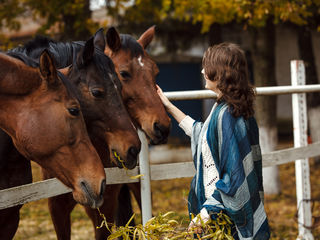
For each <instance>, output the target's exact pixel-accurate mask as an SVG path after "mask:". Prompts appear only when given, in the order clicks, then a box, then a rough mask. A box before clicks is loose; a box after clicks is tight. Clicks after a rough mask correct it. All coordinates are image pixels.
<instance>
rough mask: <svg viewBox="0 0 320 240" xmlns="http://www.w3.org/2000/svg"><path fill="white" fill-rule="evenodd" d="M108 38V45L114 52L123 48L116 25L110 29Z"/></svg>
mask: <svg viewBox="0 0 320 240" xmlns="http://www.w3.org/2000/svg"><path fill="white" fill-rule="evenodd" d="M106 39H107V45H108V47H109V48H110V49H111V51H112V52H117V51H118V50H119V49H120V48H121V40H120V36H119V33H118V32H117V30H116V29H115V28H114V27H111V28H109V29H108V31H107V34H106Z"/></svg>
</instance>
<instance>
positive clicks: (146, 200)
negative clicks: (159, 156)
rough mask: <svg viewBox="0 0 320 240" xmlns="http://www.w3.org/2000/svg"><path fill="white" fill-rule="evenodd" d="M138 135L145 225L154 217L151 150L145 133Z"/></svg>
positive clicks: (143, 220) (143, 222)
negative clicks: (150, 162) (150, 163)
mask: <svg viewBox="0 0 320 240" xmlns="http://www.w3.org/2000/svg"><path fill="white" fill-rule="evenodd" d="M138 135H139V138H140V141H141V151H140V154H139V166H140V174H143V176H142V177H141V180H140V183H141V205H142V206H141V209H142V224H143V225H145V224H146V222H147V221H148V220H149V219H150V218H151V217H152V206H151V204H152V203H151V186H150V165H149V150H148V141H147V138H146V135H145V134H144V132H142V131H141V130H140V129H139V130H138Z"/></svg>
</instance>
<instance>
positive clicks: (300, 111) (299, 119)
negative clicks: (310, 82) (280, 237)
mask: <svg viewBox="0 0 320 240" xmlns="http://www.w3.org/2000/svg"><path fill="white" fill-rule="evenodd" d="M305 82H306V81H305V68H304V64H303V61H297V60H294V61H291V84H292V85H293V86H298V85H305ZM292 112H293V129H294V130H293V135H294V147H303V146H307V145H308V141H307V104H306V94H305V93H295V94H292ZM295 169H296V191H297V208H298V229H299V236H298V238H297V239H304V240H313V239H314V238H313V235H312V233H311V230H310V229H308V228H306V227H310V226H311V224H312V214H311V207H310V202H309V201H308V200H310V199H311V190H310V173H309V161H308V159H307V158H306V159H299V160H296V161H295Z"/></svg>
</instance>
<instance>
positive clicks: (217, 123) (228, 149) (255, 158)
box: [158, 43, 270, 240]
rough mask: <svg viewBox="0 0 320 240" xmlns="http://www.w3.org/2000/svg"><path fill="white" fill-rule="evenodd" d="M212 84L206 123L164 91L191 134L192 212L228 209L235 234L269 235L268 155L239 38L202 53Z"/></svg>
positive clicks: (208, 214)
mask: <svg viewBox="0 0 320 240" xmlns="http://www.w3.org/2000/svg"><path fill="white" fill-rule="evenodd" d="M202 66H203V69H202V73H203V76H204V79H205V81H206V86H205V87H206V88H207V89H210V90H212V91H214V92H215V93H216V94H217V96H218V97H217V101H216V103H215V105H214V106H213V108H212V110H211V113H210V115H209V116H208V118H207V120H206V121H205V122H204V123H201V122H197V121H195V120H193V119H192V118H191V117H189V116H187V115H185V114H184V113H183V112H182V111H180V110H179V109H178V108H177V107H175V106H174V105H173V104H172V103H171V102H170V101H169V100H168V98H167V97H165V96H164V94H163V92H162V90H161V89H160V88H159V87H158V94H159V96H160V98H161V100H162V102H163V104H164V106H165V108H166V109H167V111H168V112H169V113H170V114H171V115H172V116H173V117H174V118H175V119H176V120H177V121H178V123H179V126H180V127H181V128H182V129H183V130H184V131H185V133H186V134H187V135H188V136H190V137H191V148H192V154H193V159H194V163H195V167H196V169H197V172H196V175H195V177H194V178H193V180H192V183H191V189H190V193H189V198H188V204H189V206H188V207H189V212H190V214H191V213H193V214H194V215H197V217H195V218H194V219H192V221H191V222H190V225H189V229H191V228H195V227H198V232H201V223H200V222H201V221H200V220H199V219H200V218H201V220H202V221H203V222H207V221H208V220H210V219H214V218H215V215H216V214H217V213H219V212H220V211H224V212H225V213H226V214H227V215H228V216H229V217H231V219H232V221H233V222H234V224H235V226H236V227H235V228H233V229H234V237H235V239H259V240H264V239H269V238H270V232H269V225H268V220H267V216H266V213H265V210H264V205H263V185H262V159H261V151H260V146H259V131H258V127H257V124H256V121H255V119H254V117H253V115H254V110H253V101H254V95H255V93H254V90H253V88H252V86H251V85H250V83H249V82H248V70H247V62H246V59H245V55H244V52H243V51H242V50H241V49H240V48H239V47H238V46H237V45H235V44H232V43H222V44H219V45H216V46H213V47H210V48H208V49H207V51H206V52H205V54H204V56H203V59H202Z"/></svg>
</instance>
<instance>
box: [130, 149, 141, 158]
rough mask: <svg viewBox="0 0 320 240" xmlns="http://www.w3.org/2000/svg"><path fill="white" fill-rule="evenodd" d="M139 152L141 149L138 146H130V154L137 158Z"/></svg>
mask: <svg viewBox="0 0 320 240" xmlns="http://www.w3.org/2000/svg"><path fill="white" fill-rule="evenodd" d="M138 154H139V150H138V149H137V148H136V147H130V148H129V150H128V155H130V156H131V157H132V158H137V156H138Z"/></svg>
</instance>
